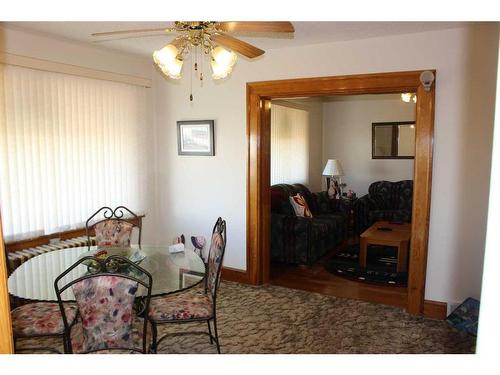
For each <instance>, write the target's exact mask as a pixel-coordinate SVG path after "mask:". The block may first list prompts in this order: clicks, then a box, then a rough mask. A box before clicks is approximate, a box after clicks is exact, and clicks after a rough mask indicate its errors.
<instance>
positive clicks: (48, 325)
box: [11, 302, 77, 337]
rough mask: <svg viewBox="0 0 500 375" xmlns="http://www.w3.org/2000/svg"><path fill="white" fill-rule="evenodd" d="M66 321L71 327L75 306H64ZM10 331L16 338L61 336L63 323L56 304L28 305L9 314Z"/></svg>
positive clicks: (75, 310) (38, 303)
mask: <svg viewBox="0 0 500 375" xmlns="http://www.w3.org/2000/svg"><path fill="white" fill-rule="evenodd" d="M64 309H65V314H66V319H67V320H68V324H69V325H70V326H71V325H72V324H73V322H74V321H75V318H76V314H77V306H76V305H75V304H65V306H64ZM11 316H12V329H13V331H14V336H16V337H30V336H43V335H62V334H63V333H64V323H63V320H62V317H61V310H60V308H59V304H58V303H53V302H37V303H29V304H27V305H23V306H20V307H18V308H16V309H14V310H13V311H12V313H11Z"/></svg>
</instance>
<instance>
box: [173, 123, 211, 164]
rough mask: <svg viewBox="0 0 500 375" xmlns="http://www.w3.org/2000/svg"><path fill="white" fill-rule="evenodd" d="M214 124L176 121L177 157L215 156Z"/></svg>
mask: <svg viewBox="0 0 500 375" xmlns="http://www.w3.org/2000/svg"><path fill="white" fill-rule="evenodd" d="M214 122H215V121H214V120H195V121H177V149H178V155H192V156H196V155H198V156H215V147H214Z"/></svg>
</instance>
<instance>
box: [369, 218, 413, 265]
mask: <svg viewBox="0 0 500 375" xmlns="http://www.w3.org/2000/svg"><path fill="white" fill-rule="evenodd" d="M381 227H382V228H390V229H391V230H388V231H385V230H380V229H378V228H381ZM410 235H411V224H389V222H388V221H377V222H376V223H375V224H373V225H372V226H371V227H370V228H368V229H367V230H365V231H364V232H363V233H361V235H360V236H359V237H360V248H359V265H360V266H361V268H366V252H367V248H368V245H385V246H394V247H397V248H398V265H397V268H396V270H397V272H406V267H407V263H408V246H409V244H410Z"/></svg>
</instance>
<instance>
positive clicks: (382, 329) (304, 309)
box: [19, 282, 475, 354]
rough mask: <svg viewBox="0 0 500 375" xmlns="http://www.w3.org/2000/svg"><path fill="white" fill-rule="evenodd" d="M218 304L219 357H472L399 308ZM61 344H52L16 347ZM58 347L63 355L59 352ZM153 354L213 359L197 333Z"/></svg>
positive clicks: (305, 298)
mask: <svg viewBox="0 0 500 375" xmlns="http://www.w3.org/2000/svg"><path fill="white" fill-rule="evenodd" d="M219 294H220V296H219V298H218V299H217V307H218V326H219V336H220V344H221V351H222V353H223V354H229V353H256V354H259V353H291V354H299V353H323V354H328V353H474V350H475V337H473V336H471V335H468V334H467V333H465V332H463V331H459V330H457V329H455V328H453V327H451V326H450V325H449V324H447V323H446V321H437V320H430V319H426V318H423V317H415V316H412V315H409V314H408V313H406V312H405V311H404V310H402V309H400V308H397V307H392V306H385V305H379V304H374V303H368V302H362V301H357V300H351V299H345V298H336V297H332V296H326V295H322V294H317V293H310V292H305V291H299V290H294V289H287V288H282V287H278V286H268V285H266V286H249V285H244V284H239V283H234V282H222V284H221V286H220V290H219ZM206 329H207V328H206V324H204V323H203V324H189V325H186V324H179V325H171V326H168V325H165V326H163V327H162V328H161V333H160V334H163V333H173V332H185V331H188V330H195V331H205V330H206ZM35 345H41V346H44V345H45V346H50V345H53V346H56V347H57V346H59V347H60V346H61V345H60V344H59V340H55V339H38V340H33V339H30V340H24V342H21V341H20V342H19V347H20V348H22V347H27V346H28V347H32V346H35ZM60 349H62V348H61V347H60ZM159 352H160V353H216V352H217V351H216V348H215V345H211V344H210V342H209V340H208V337H207V336H204V335H199V334H198V335H183V336H172V337H171V338H168V339H166V340H164V341H162V342H161V344H160V347H159Z"/></svg>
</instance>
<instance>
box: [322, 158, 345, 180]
mask: <svg viewBox="0 0 500 375" xmlns="http://www.w3.org/2000/svg"><path fill="white" fill-rule="evenodd" d="M343 175H344V170H343V169H342V165H340V161H339V160H337V159H328V161H327V162H326V165H325V169H323V176H343Z"/></svg>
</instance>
